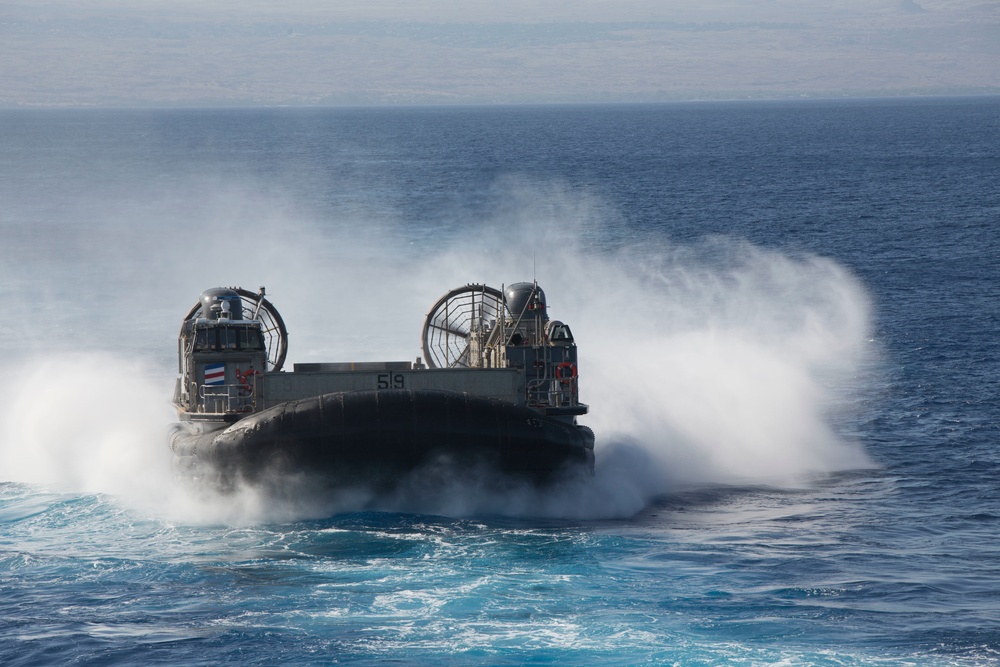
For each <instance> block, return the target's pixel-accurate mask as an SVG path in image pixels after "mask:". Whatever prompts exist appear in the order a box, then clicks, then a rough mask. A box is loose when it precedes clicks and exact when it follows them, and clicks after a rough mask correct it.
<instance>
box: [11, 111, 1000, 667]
mask: <svg viewBox="0 0 1000 667" xmlns="http://www.w3.org/2000/svg"><path fill="white" fill-rule="evenodd" d="M998 184H1000V100H997V99H990V98H984V99H976V98H966V99H916V100H878V101H873V100H852V101H802V102H794V103H793V102H783V103H726V104H722V103H712V104H677V105H648V106H592V107H537V108H533V107H499V108H495V107H483V108H412V109H308V110H306V109H266V110H255V109H246V110H135V111H107V110H51V111H40V110H14V111H0V312H2V313H3V317H2V318H0V378H2V383H0V664H4V665H50V664H51V665H70V664H72V665H132V664H145V665H148V664H185V665H187V664H191V665H218V664H262V665H263V664H267V665H273V664H294V665H333V664H374V663H392V664H407V665H409V664H416V665H469V664H474V665H520V664H535V665H542V664H558V665H593V664H602V665H639V664H655V665H660V664H666V665H723V664H725V665H729V664H739V665H838V666H839V665H986V664H1000V490H998V483H1000V454H998V453H997V445H998V444H1000V384H998V377H1000V344H998V342H997V341H998V332H1000V305H998V302H1000V299H998V298H997V295H998V287H1000V187H998ZM532 278H537V279H538V281H539V283H540V284H541V285H542V287H543V288H545V290H546V293H547V296H548V301H549V304H550V309H551V311H552V313H553V316H554V317H557V318H559V319H561V320H563V321H565V322H567V323H569V324H570V325H571V326H572V327H573V331H574V334H575V335H576V339H577V342H578V344H579V346H580V382H581V396H582V398H583V400H585V401H586V402H588V403H590V405H591V413H590V414H589V415H587V417H586V418H585V419H583V420H581V421H583V422H584V423H587V424H588V425H590V426H591V427H592V428H593V429H594V430H595V432H596V433H597V442H598V444H597V470H596V474H595V476H594V478H593V479H587V480H582V481H581V480H578V481H574V482H567V483H566V484H563V485H559V486H557V487H554V488H549V489H543V490H536V489H531V488H522V487H518V486H516V485H507V486H505V487H501V488H497V487H496V486H495V485H488V486H484V485H483V484H481V482H483V480H481V479H476V478H474V477H472V478H470V477H468V476H458V477H456V478H451V477H448V476H441V475H431V476H427V477H416V478H414V479H411V480H408V481H407V483H406V484H404V485H403V487H402V488H400V489H399V490H398V491H397V492H395V493H393V494H391V495H390V496H386V497H380V496H376V495H373V494H372V493H370V492H367V491H366V490H365V489H364V488H355V489H349V490H344V491H343V492H342V493H339V494H336V495H333V496H328V497H324V498H311V497H305V498H303V497H299V496H296V495H295V494H294V493H290V494H289V497H288V498H273V497H262V496H261V495H259V494H257V493H255V490H254V489H243V490H240V492H238V493H236V494H234V495H232V496H227V497H218V496H214V495H212V494H211V493H209V492H205V491H201V490H197V489H191V488H187V487H184V486H182V485H179V484H177V483H175V481H174V480H173V477H172V475H171V472H170V468H169V457H168V455H167V452H166V445H165V429H166V426H167V424H168V423H169V422H170V421H171V418H172V415H171V411H170V408H169V396H170V395H171V392H172V389H173V381H174V376H175V374H176V361H175V355H176V338H175V337H176V334H177V330H178V326H179V324H180V320H181V318H182V317H183V316H184V314H185V313H186V312H187V310H188V309H189V308H190V307H191V305H193V304H194V302H195V300H196V299H197V297H198V294H199V293H200V292H201V291H202V290H203V289H205V288H208V287H213V286H217V285H242V286H244V287H249V288H255V287H257V286H258V285H266V286H267V289H268V295H269V298H271V300H272V301H273V302H274V303H275V305H276V306H277V307H278V309H279V310H280V311H281V313H282V315H283V317H284V319H285V321H286V323H287V324H288V327H289V330H290V332H291V336H290V352H289V359H290V360H291V361H347V360H375V359H412V358H413V357H415V356H416V355H418V354H419V333H420V324H421V321H422V318H423V315H424V313H425V312H426V310H427V309H428V308H429V307H430V306H431V304H433V302H434V301H435V300H436V299H437V297H438V296H440V294H442V293H444V292H445V291H447V290H448V289H450V288H451V287H455V286H458V285H462V284H465V283H468V282H486V283H489V284H494V285H499V284H501V283H510V282H514V281H518V280H525V279H527V280H530V279H532ZM290 491H294V489H290Z"/></svg>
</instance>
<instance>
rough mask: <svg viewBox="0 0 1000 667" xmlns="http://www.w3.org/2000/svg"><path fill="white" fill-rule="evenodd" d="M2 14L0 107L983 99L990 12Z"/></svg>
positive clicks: (348, 7)
mask: <svg viewBox="0 0 1000 667" xmlns="http://www.w3.org/2000/svg"><path fill="white" fill-rule="evenodd" d="M694 4H695V3H692V2H690V0H686V1H685V2H680V1H675V0H661V1H658V2H657V1H653V0H631V1H630V0H615V1H611V0H508V1H505V2H496V1H486V0H424V1H411V2H402V1H401V0H372V1H368V2H362V1H359V0H343V1H338V0H328V1H321V0H285V1H274V2H271V1H265V0H243V1H239V2H237V1H236V0H169V1H168V0H75V1H73V0H0V106H72V105H88V106H92V105H100V106H139V105H142V106H150V105H153V106H168V105H185V106H189V105H277V104H285V105H314V104H323V105H330V104H401V103H402V104H409V103H432V104H440V103H493V102H497V103H518V102H587V101H657V100H680V99H721V98H772V97H803V96H805V97H808V96H824V97H825V96H868V95H921V94H922V95H927V94H932V95H948V94H1000V0H995V1H989V0H832V1H831V2H821V1H819V0H799V1H792V0H703V1H702V2H699V3H697V6H692V5H694Z"/></svg>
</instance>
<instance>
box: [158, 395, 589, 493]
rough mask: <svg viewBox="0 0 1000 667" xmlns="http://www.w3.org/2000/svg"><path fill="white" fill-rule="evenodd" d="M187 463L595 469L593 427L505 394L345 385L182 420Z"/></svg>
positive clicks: (324, 471) (382, 473)
mask: <svg viewBox="0 0 1000 667" xmlns="http://www.w3.org/2000/svg"><path fill="white" fill-rule="evenodd" d="M170 444H171V448H172V449H173V451H174V453H175V455H176V460H178V461H180V462H182V464H181V465H182V466H184V467H187V468H192V469H199V468H200V469H204V468H205V467H208V468H210V469H211V470H212V471H214V473H215V474H217V475H219V477H220V479H222V480H223V481H233V480H237V479H242V480H246V481H251V482H252V481H253V480H254V479H256V478H258V477H261V476H265V475H272V474H274V473H299V472H303V473H310V474H315V475H321V476H326V477H330V478H332V479H334V480H336V479H338V478H341V479H349V480H356V479H364V478H366V477H370V478H372V479H373V480H377V481H382V480H386V479H392V478H393V477H396V476H398V475H400V474H403V473H406V472H408V471H411V470H414V469H417V468H419V467H421V466H422V465H426V464H428V463H431V462H434V461H446V462H447V463H448V464H449V465H452V466H457V467H459V468H461V467H462V466H484V465H485V466H489V467H490V468H492V469H495V470H497V471H498V472H501V473H505V474H514V475H520V476H525V477H529V478H532V479H533V480H536V481H544V480H546V479H550V478H551V477H552V476H554V475H556V474H557V473H560V472H562V471H567V470H575V469H582V470H585V471H588V472H592V471H593V467H594V434H593V432H592V431H591V430H590V429H589V428H587V427H586V426H578V425H575V424H570V423H566V422H564V421H560V420H557V419H552V418H549V417H546V416H545V415H543V414H541V413H539V412H536V411H535V410H531V409H528V408H522V407H518V406H516V405H513V404H511V403H506V402H504V401H499V400H494V399H489V398H483V397H479V396H469V395H468V394H461V393H456V392H448V391H414V390H409V389H387V390H378V391H357V392H338V393H332V394H323V395H321V396H317V397H314V398H307V399H302V400H298V401H290V402H288V403H283V404H281V405H278V406H275V407H273V408H271V409H269V410H265V411H262V412H259V413H256V414H253V415H250V416H248V417H245V418H244V419H242V420H240V421H238V422H236V423H235V424H233V425H232V426H229V427H228V428H225V429H224V430H220V431H212V432H209V433H203V434H199V435H195V434H191V433H189V432H188V431H186V430H185V429H184V428H178V429H176V430H175V432H174V434H173V435H172V436H171V443H170Z"/></svg>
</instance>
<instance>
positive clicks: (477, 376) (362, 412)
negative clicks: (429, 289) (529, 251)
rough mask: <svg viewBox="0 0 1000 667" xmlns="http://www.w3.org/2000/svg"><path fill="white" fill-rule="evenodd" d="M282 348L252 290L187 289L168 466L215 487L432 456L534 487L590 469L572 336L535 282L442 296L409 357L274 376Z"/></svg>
mask: <svg viewBox="0 0 1000 667" xmlns="http://www.w3.org/2000/svg"><path fill="white" fill-rule="evenodd" d="M287 344H288V334H287V331H286V329H285V324H284V321H283V320H282V318H281V316H280V315H279V314H278V311H277V310H276V309H275V308H274V306H273V305H272V304H271V302H270V301H268V300H267V299H266V298H265V291H264V288H260V291H259V292H257V293H254V292H251V291H248V290H244V289H241V288H238V287H237V288H222V287H219V288H214V289H209V290H206V291H205V292H203V293H202V295H201V297H200V299H199V301H198V303H197V304H195V306H194V307H193V308H192V309H191V310H190V312H188V314H187V317H185V318H184V321H183V323H182V325H181V331H180V337H179V340H178V357H179V373H180V375H179V377H178V379H177V384H176V387H175V390H174V398H173V403H174V406H175V407H176V409H177V414H178V420H179V421H178V422H177V423H176V424H174V425H173V427H172V428H171V434H170V437H169V440H170V448H171V450H172V451H173V454H174V464H175V469H176V470H178V471H179V472H180V473H181V474H184V475H186V476H189V477H194V478H198V479H205V480H212V481H213V482H215V483H216V484H218V485H219V486H222V487H224V488H226V487H231V486H232V485H234V484H236V483H238V482H246V483H250V484H253V483H254V482H256V481H261V480H264V479H269V478H270V477H271V475H273V474H275V473H277V474H279V475H280V474H283V473H286V474H287V473H292V474H296V473H305V474H308V475H311V476H318V477H319V478H320V479H322V480H324V481H327V482H329V483H330V484H333V485H337V484H341V483H349V482H356V481H370V482H373V483H376V484H382V483H387V482H388V483H391V482H392V481H394V480H397V479H399V478H400V476H401V475H404V474H406V473H408V472H410V471H413V470H416V469H418V468H421V467H422V466H427V465H431V464H435V463H441V462H445V463H447V464H448V465H451V466H458V467H463V466H476V467H481V466H486V467H487V469H492V470H495V471H497V472H499V473H503V474H506V475H513V476H520V477H524V478H527V479H530V480H532V481H535V482H541V483H544V482H546V481H550V480H552V479H554V478H555V477H556V476H558V475H559V474H561V473H563V472H567V471H573V470H584V471H588V472H592V471H593V466H594V433H593V431H591V430H590V429H589V428H588V427H586V426H583V425H580V424H578V423H577V417H578V416H580V415H584V414H586V413H587V410H588V407H587V405H585V404H583V403H581V402H580V400H579V386H578V381H579V374H578V365H577V348H576V343H575V342H574V340H573V334H572V333H571V331H570V328H569V327H568V326H567V325H566V324H564V323H562V322H560V321H558V320H550V319H549V317H548V313H547V306H546V301H545V293H544V292H543V291H542V289H541V288H540V287H538V285H537V283H516V284H513V285H510V286H508V287H506V288H505V289H503V290H498V289H496V288H493V287H489V286H486V285H472V284H470V285H466V286H464V287H459V288H456V289H453V290H451V291H449V292H448V293H446V294H445V295H444V296H442V297H441V298H440V299H439V300H438V301H437V302H436V303H435V304H434V306H433V307H432V308H431V311H430V312H429V313H428V314H427V316H426V318H425V320H424V325H423V334H422V340H421V347H422V352H423V358H422V359H421V358H420V357H418V358H417V359H416V362H409V361H385V362H340V363H301V364H294V367H293V370H292V371H291V372H287V371H285V370H283V366H284V362H285V356H286V352H287ZM425 362H426V363H425Z"/></svg>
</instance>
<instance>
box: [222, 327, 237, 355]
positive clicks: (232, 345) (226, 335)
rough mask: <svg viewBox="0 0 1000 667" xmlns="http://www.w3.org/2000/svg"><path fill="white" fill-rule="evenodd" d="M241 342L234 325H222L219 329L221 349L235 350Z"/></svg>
mask: <svg viewBox="0 0 1000 667" xmlns="http://www.w3.org/2000/svg"><path fill="white" fill-rule="evenodd" d="M238 344H239V336H238V334H237V331H236V329H234V328H232V327H222V328H220V329H219V349H220V350H223V351H225V350H235V349H236V348H237V345H238Z"/></svg>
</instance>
